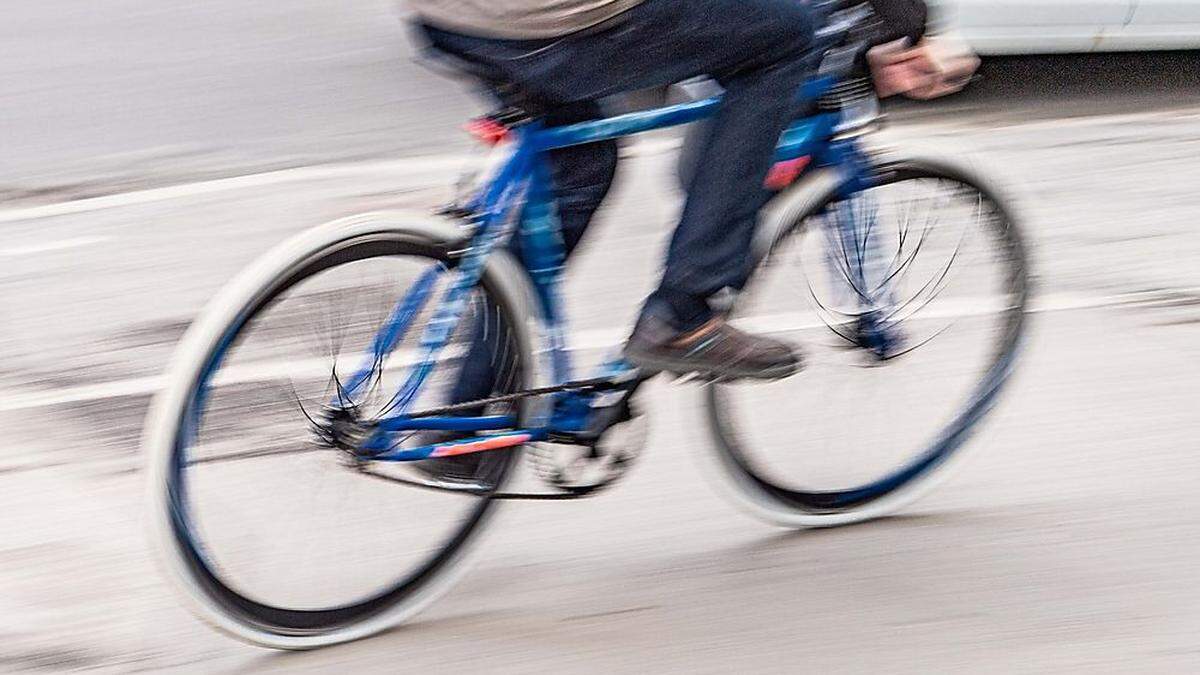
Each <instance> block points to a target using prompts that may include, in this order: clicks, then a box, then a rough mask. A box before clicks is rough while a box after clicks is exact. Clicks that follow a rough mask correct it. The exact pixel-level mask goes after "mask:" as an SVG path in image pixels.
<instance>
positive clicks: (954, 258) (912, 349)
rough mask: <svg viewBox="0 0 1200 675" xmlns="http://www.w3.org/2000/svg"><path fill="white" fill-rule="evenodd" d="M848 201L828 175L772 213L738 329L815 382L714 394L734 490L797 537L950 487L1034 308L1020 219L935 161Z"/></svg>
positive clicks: (736, 313)
mask: <svg viewBox="0 0 1200 675" xmlns="http://www.w3.org/2000/svg"><path fill="white" fill-rule="evenodd" d="M876 169H877V175H878V181H877V183H876V184H875V186H874V187H871V188H870V189H867V190H865V191H862V192H858V193H855V194H854V195H852V196H850V197H849V198H843V197H841V196H839V187H840V179H839V178H838V177H837V174H836V172H834V171H832V170H828V171H820V172H817V173H815V174H814V175H813V176H811V177H810V178H809V180H808V181H805V182H803V183H801V184H799V185H797V186H795V187H794V188H792V189H791V190H790V191H789V192H787V193H784V194H783V195H781V196H780V197H778V198H777V199H776V203H775V204H773V205H772V206H771V207H770V208H769V214H770V217H769V218H768V219H767V220H766V221H765V222H764V226H763V231H762V232H761V233H760V234H761V238H760V247H759V251H758V252H759V254H760V255H761V259H760V262H759V265H758V266H757V268H756V270H755V273H754V274H753V276H752V278H751V279H750V281H749V283H748V284H747V286H746V288H745V289H744V291H743V292H742V293H741V294H740V295H739V297H738V299H737V302H736V304H735V307H734V308H733V311H732V317H733V320H734V321H735V322H736V323H739V324H740V325H742V326H743V327H744V328H746V329H747V330H750V331H756V332H763V333H771V334H774V335H775V336H777V337H782V338H785V339H789V340H792V341H795V342H797V343H799V344H801V345H803V348H804V349H805V351H806V352H807V353H808V355H809V358H808V365H807V367H806V370H805V371H804V372H803V373H801V374H799V375H797V376H796V377H792V378H789V379H787V380H782V381H780V382H776V383H770V384H755V385H745V384H737V383H731V384H718V385H714V386H712V387H710V388H709V389H708V392H707V396H708V401H707V403H708V416H709V420H710V425H709V427H710V429H711V432H712V436H713V438H714V440H715V445H716V453H715V458H716V462H715V463H716V468H717V473H718V474H719V477H720V478H721V479H722V480H721V481H720V483H721V484H722V485H724V486H726V487H728V488H729V490H728V492H729V493H730V494H731V495H732V497H733V498H734V499H735V501H736V502H737V503H738V504H740V505H741V506H744V507H746V508H747V509H748V510H749V511H750V512H751V513H753V514H754V515H756V516H758V517H760V518H762V519H764V520H767V521H769V522H772V523H776V524H779V525H783V526H786V527H829V526H836V525H844V524H849V523H854V522H859V521H863V520H867V519H870V518H875V517H879V516H882V515H885V514H887V513H890V512H892V511H895V510H896V509H898V508H900V507H902V506H904V505H906V504H908V503H909V502H911V501H912V500H914V499H916V498H917V497H919V496H920V495H922V494H923V493H924V492H925V491H926V490H928V489H929V488H930V487H932V486H933V485H934V483H935V482H936V481H937V479H939V478H941V477H942V476H943V475H944V474H945V472H946V469H947V467H948V466H949V465H950V464H951V462H950V461H949V460H951V459H952V458H953V457H954V456H955V455H956V454H957V453H958V452H959V451H960V450H961V449H962V447H963V444H964V442H965V441H966V439H967V437H968V435H969V433H970V432H971V431H972V429H973V428H974V427H975V425H976V424H978V423H979V421H980V420H981V418H982V417H983V416H984V415H985V413H986V412H987V411H988V410H989V409H990V407H991V406H992V405H993V403H994V402H995V400H996V397H997V395H998V393H999V391H1000V389H1001V388H1002V386H1003V385H1004V383H1005V381H1006V380H1007V378H1008V376H1009V373H1010V372H1011V370H1012V366H1013V363H1014V360H1015V358H1016V354H1017V351H1018V347H1019V345H1020V342H1021V335H1022V329H1023V327H1024V323H1025V305H1026V300H1027V296H1028V286H1027V271H1026V259H1025V251H1024V247H1023V245H1022V242H1021V237H1020V233H1019V230H1018V225H1017V223H1016V222H1015V220H1014V215H1013V213H1012V211H1011V210H1010V208H1009V206H1008V205H1006V204H1005V203H1004V202H1003V201H1002V200H1001V198H1000V196H999V192H998V190H997V189H996V188H994V187H992V186H990V185H989V184H988V183H987V182H986V181H985V180H984V179H982V178H981V177H980V176H979V175H978V174H977V173H975V172H974V171H972V170H970V169H968V168H965V167H963V166H961V165H959V164H958V163H957V162H954V161H950V160H945V159H941V158H938V157H936V156H913V155H908V156H905V157H901V158H894V159H884V160H882V161H880V163H879V165H878V166H877V167H876Z"/></svg>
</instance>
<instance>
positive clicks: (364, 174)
mask: <svg viewBox="0 0 1200 675" xmlns="http://www.w3.org/2000/svg"><path fill="white" fill-rule="evenodd" d="M678 145H679V141H678V139H654V140H648V141H642V142H638V143H632V144H629V145H627V146H626V147H624V148H622V151H621V154H622V156H625V157H646V156H651V155H656V154H661V153H663V152H668V151H669V150H671V149H673V148H675V147H678ZM481 159H482V158H481V157H480V156H473V155H429V156H417V157H405V158H403V159H394V160H382V161H370V162H354V163H347V164H324V165H317V166H305V167H297V168H294V169H282V170H280V171H268V172H265V173H255V174H247V175H244V176H234V177H231V178H219V179H217V180H210V181H201V182H197V183H186V184H183V185H172V186H169V187H161V188H151V189H148V190H137V191H134V192H123V193H120V194H114V195H107V196H104V197H91V198H89V199H78V200H74V201H68V202H60V203H57V204H46V205H44V206H31V207H27V208H21V209H9V210H0V224H3V223H16V222H23V221H29V220H39V219H42V218H53V217H56V216H69V215H75V214H79V213H89V212H92V211H101V210H104V209H113V208H120V207H125V206H139V205H142V204H151V203H154V202H163V201H170V200H172V199H183V198H186V197H196V196H201V195H209V194H215V193H220V192H230V191H233V190H245V189H249V188H260V187H268V186H272V185H284V184H288V183H300V182H305V181H325V180H339V179H354V178H360V179H361V178H368V177H379V176H389V177H392V178H395V179H397V180H404V181H406V183H405V184H406V185H407V186H410V187H411V186H413V185H442V184H446V183H447V182H448V181H450V180H453V179H454V178H455V177H457V176H458V175H459V173H460V172H461V171H462V170H463V169H464V168H467V167H469V166H471V165H472V164H477V163H479V162H480V160H481Z"/></svg>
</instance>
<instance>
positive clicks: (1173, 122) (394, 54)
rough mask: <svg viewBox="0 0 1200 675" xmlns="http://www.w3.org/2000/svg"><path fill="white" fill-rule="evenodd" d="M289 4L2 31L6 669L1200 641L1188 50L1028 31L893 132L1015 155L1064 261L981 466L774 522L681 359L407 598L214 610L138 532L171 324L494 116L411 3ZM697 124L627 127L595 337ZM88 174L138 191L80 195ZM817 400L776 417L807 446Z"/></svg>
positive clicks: (655, 234)
mask: <svg viewBox="0 0 1200 675" xmlns="http://www.w3.org/2000/svg"><path fill="white" fill-rule="evenodd" d="M201 5H203V6H201ZM288 5H289V8H286V9H285V8H283V6H282V5H280V6H278V7H276V6H274V5H272V8H271V9H268V8H266V7H265V5H264V3H260V4H259V5H254V6H249V5H244V4H240V3H232V2H218V3H201V4H196V3H179V2H168V3H156V4H153V5H151V4H150V3H145V2H144V1H135V0H125V1H124V2H119V3H105V8H106V9H105V10H104V11H102V10H101V9H100V6H99V5H96V4H94V3H89V4H86V5H85V3H80V2H47V3H37V4H36V5H35V3H25V4H24V5H23V6H22V7H21V8H20V9H17V10H15V11H13V12H9V13H8V16H6V21H5V22H3V24H0V45H3V47H0V49H3V50H6V51H5V52H4V58H0V91H3V92H4V93H3V94H0V101H2V106H0V109H3V111H4V115H5V116H6V117H5V120H4V123H3V124H0V128H3V131H2V132H0V133H4V134H5V135H6V136H5V141H4V143H3V144H2V145H3V147H4V154H5V157H4V160H3V162H4V163H3V164H0V189H2V190H4V191H5V194H6V195H9V196H11V197H12V201H11V202H10V204H9V206H10V207H11V208H9V209H8V210H6V211H0V230H2V231H3V234H4V236H3V239H2V240H0V262H2V264H0V284H2V288H3V294H0V326H3V327H4V330H3V331H2V333H0V348H2V352H0V353H3V354H4V355H5V357H4V359H3V361H2V362H0V439H2V440H0V533H2V535H0V638H2V641H0V644H2V646H0V671H9V670H12V671H25V670H29V671H42V672H50V671H58V670H65V669H89V670H96V671H101V672H105V671H111V672H129V671H139V670H149V671H174V672H228V673H243V672H289V673H291V672H313V673H317V672H329V671H333V670H340V671H344V672H435V673H440V672H459V671H462V670H465V669H473V670H482V671H484V672H496V673H528V672H550V671H553V672H572V673H591V672H631V671H635V670H637V671H643V672H656V673H657V672H663V673H667V672H679V673H683V672H689V673H690V672H713V673H717V672H730V671H734V670H743V671H745V670H749V671H754V672H772V673H775V672H778V673H793V672H797V671H801V672H807V671H827V672H878V671H884V672H911V673H926V672H938V671H941V672H945V671H966V670H971V671H978V672H1005V673H1009V672H1048V671H1075V672H1083V671H1089V672H1090V671H1106V672H1188V671H1194V670H1197V669H1198V668H1200V647H1198V646H1197V644H1196V639H1195V635H1196V630H1197V628H1198V627H1200V591H1197V590H1196V585H1195V571H1194V567H1195V566H1194V564H1193V561H1194V560H1195V558H1196V556H1197V555H1198V554H1200V548H1198V546H1197V544H1196V542H1197V541H1200V515H1198V514H1200V497H1198V496H1197V492H1196V490H1195V489H1194V483H1195V477H1196V476H1197V475H1198V473H1200V456H1198V455H1197V454H1196V441H1195V438H1196V436H1197V432H1198V431H1200V413H1197V411H1196V407H1195V403H1194V402H1195V400H1196V399H1197V396H1198V395H1200V381H1198V379H1197V369H1196V366H1195V363H1196V362H1197V358H1198V357H1200V346H1198V345H1200V340H1198V339H1197V338H1200V266H1198V265H1197V264H1196V261H1197V260H1198V259H1200V229H1198V228H1197V227H1196V223H1197V217H1198V214H1200V196H1198V195H1197V193H1196V191H1195V189H1194V186H1195V185H1196V184H1197V181H1200V106H1196V105H1195V103H1196V101H1197V97H1196V95H1197V93H1198V92H1200V88H1198V83H1197V80H1196V79H1195V76H1194V73H1195V72H1197V69H1196V68H1195V63H1196V61H1195V59H1196V57H1195V56H1194V55H1189V54H1172V55H1163V56H1154V57H1145V59H1144V60H1142V59H1141V58H1140V57H1132V56H1131V57H1113V58H1108V59H1103V58H1076V59H1067V58H1055V59H1044V60H1043V59H1024V60H1010V61H1003V62H999V63H993V64H989V69H988V73H987V74H988V75H989V78H988V79H987V80H986V81H984V82H981V83H980V86H979V87H978V88H977V89H976V90H975V91H974V92H971V93H969V94H967V95H964V96H962V97H958V98H956V99H951V100H949V101H947V102H945V103H944V104H939V105H937V106H932V107H915V106H906V107H905V108H904V110H902V111H900V113H899V115H898V117H899V118H900V120H899V121H898V122H897V124H896V125H895V128H894V129H893V130H892V131H891V132H889V133H891V134H893V136H895V137H902V138H920V139H923V140H927V141H928V142H930V143H932V144H935V145H938V146H940V147H943V148H950V149H951V150H952V151H956V152H962V153H969V154H971V155H972V156H976V157H979V158H980V159H981V160H983V161H986V162H987V163H989V164H993V165H995V166H997V167H999V168H1000V170H1001V171H1002V173H1003V174H1004V175H1005V176H1006V177H1008V179H1009V181H1010V182H1011V184H1013V186H1014V187H1015V188H1016V189H1017V191H1018V194H1019V195H1020V198H1021V203H1020V206H1021V207H1022V211H1023V212H1024V213H1025V215H1026V233H1027V237H1028V240H1029V243H1030V247H1031V253H1032V257H1033V263H1034V265H1035V281H1036V283H1037V287H1036V296H1035V300H1034V309H1035V313H1034V314H1033V315H1032V319H1033V320H1032V324H1031V328H1030V340H1029V342H1028V345H1027V350H1026V351H1025V352H1024V354H1023V358H1022V361H1021V365H1020V370H1019V373H1018V376H1017V378H1016V379H1015V380H1014V382H1013V383H1012V386H1011V387H1010V389H1009V390H1008V392H1007V394H1006V396H1005V397H1004V401H1003V404H1002V405H1001V407H1000V408H999V410H998V411H997V413H996V414H995V415H994V416H993V417H992V418H991V419H990V420H989V423H988V424H987V426H986V428H985V433H983V434H981V435H980V436H979V437H978V438H977V440H976V441H974V442H973V443H972V446H971V448H970V451H971V453H972V457H973V459H972V461H970V462H969V463H967V464H966V465H964V466H963V467H962V469H961V470H960V471H959V472H958V473H957V474H955V476H954V477H953V479H952V480H950V481H949V482H948V483H946V484H945V485H944V486H943V487H942V488H940V489H939V491H937V492H936V493H934V494H933V495H931V496H930V497H928V498H927V499H925V500H923V501H922V502H920V503H919V504H918V505H916V506H913V507H911V508H909V509H907V510H906V511H905V512H904V513H903V514H901V515H900V516H898V517H895V518H891V519H888V520H884V521H879V522H875V523H872V524H867V525H862V526H857V527H852V528H847V529H841V530H827V531H809V532H797V533H790V532H784V531H780V530H777V529H774V528H771V527H769V526H766V525H762V524H759V523H757V522H756V521H753V520H750V519H748V518H747V517H746V516H744V515H743V514H742V513H740V512H739V511H737V510H735V509H734V508H732V507H731V506H730V505H729V504H727V503H726V502H725V501H724V500H722V499H721V498H720V497H719V496H718V495H717V494H716V493H715V492H714V491H713V490H711V489H709V486H708V485H707V483H706V479H705V476H704V473H703V472H702V471H701V470H700V468H699V467H698V462H697V461H695V456H696V455H698V454H699V453H703V452H708V451H709V450H708V440H707V438H706V437H705V436H704V434H703V433H702V432H701V428H702V427H701V425H700V424H699V423H698V422H699V421H700V420H701V416H700V412H701V408H700V406H699V395H698V394H699V389H696V388H694V387H688V386H682V387H672V386H667V385H666V384H665V383H656V384H655V385H654V386H652V388H651V389H650V391H648V392H647V393H648V394H649V396H648V397H647V403H648V407H649V408H650V409H651V417H650V421H651V430H650V441H649V444H648V448H647V450H646V452H645V454H644V457H643V458H642V460H641V462H640V463H639V465H637V466H636V467H635V468H634V471H633V474H632V475H631V476H630V477H629V478H628V479H627V481H626V482H624V483H622V484H621V485H619V486H617V487H615V488H614V490H613V491H612V492H611V493H607V494H604V495H602V496H600V497H597V498H596V499H590V500H582V501H579V502H571V503H529V504H516V505H512V506H510V507H509V508H508V509H507V511H506V513H505V516H504V518H502V519H500V520H499V521H498V524H497V526H496V529H495V531H494V533H493V536H492V537H491V538H490V539H489V541H488V544H487V546H486V547H485V553H484V555H483V557H482V559H481V562H480V564H479V566H478V568H477V569H476V570H475V571H474V572H473V573H472V574H471V575H469V576H468V577H467V578H466V579H465V581H464V582H463V583H462V584H460V585H459V586H458V587H457V588H456V589H454V590H453V591H452V592H451V593H450V594H449V595H448V596H447V597H446V598H444V599H443V600H442V601H441V602H439V603H438V604H437V605H436V606H434V607H433V608H432V609H431V610H429V611H428V612H427V613H425V614H424V615H422V617H421V618H420V620H419V621H417V622H416V623H414V624H412V625H411V626H409V627H407V628H404V629H402V630H398V631H395V632H392V633H389V634H386V635H383V636H380V637H377V638H375V639H371V640H367V641H363V642H359V643H356V644H352V645H347V646H343V647H338V648H333V649H327V650H323V651H320V652H315V653H305V654H276V653H272V652H266V651H263V650H259V649H255V648H251V647H247V646H244V645H242V644H240V643H237V642H235V641H232V640H230V639H228V638H226V637H223V636H221V635H219V634H216V633H214V632H212V631H211V630H209V629H208V628H207V627H206V626H204V625H203V624H201V623H199V622H198V621H196V620H195V619H193V618H192V617H191V615H190V614H188V613H187V612H186V611H185V610H184V609H183V608H182V607H181V606H180V604H179V602H178V601H177V598H176V597H175V596H174V594H173V593H172V592H171V591H170V590H169V589H168V588H167V587H166V586H165V585H164V583H163V582H162V580H161V579H160V577H159V575H158V574H157V571H156V569H155V566H154V564H153V563H152V561H151V558H150V555H149V552H148V545H147V543H146V541H145V540H144V538H143V536H142V527H141V517H142V503H141V500H142V496H143V494H142V480H141V479H142V476H141V458H140V457H139V455H138V449H137V436H138V434H139V432H140V426H141V422H142V416H143V413H144V411H145V407H146V404H147V402H148V398H149V395H150V394H151V393H152V392H153V391H154V389H155V388H156V387H157V384H158V381H157V379H156V377H157V375H158V374H159V373H160V372H161V370H162V367H163V366H164V364H165V361H166V359H167V358H168V356H169V354H170V352H171V349H172V347H173V345H174V343H175V341H176V340H177V339H178V337H179V336H180V335H181V334H182V332H183V330H185V328H186V326H187V324H188V322H189V321H190V319H191V318H192V317H193V316H194V315H195V313H196V312H197V311H199V309H200V308H201V307H202V306H203V304H204V302H205V301H206V300H207V299H208V298H210V297H211V296H212V294H213V293H214V292H215V291H216V290H217V289H218V288H219V287H220V286H221V285H222V284H223V283H224V282H225V281H227V280H228V279H229V278H230V277H231V275H232V274H234V273H235V272H236V271H237V270H238V269H240V268H241V267H242V266H244V265H245V264H246V263H248V262H249V261H250V260H252V259H253V258H254V257H256V256H257V255H259V254H261V253H262V252H264V251H265V250H267V249H268V248H269V247H271V246H272V245H274V244H276V243H277V242H279V241H281V240H282V239H283V238H285V237H286V236H289V235H291V234H293V233H295V232H297V231H299V230H301V229H303V228H306V227H309V226H312V225H316V224H318V223H321V222H324V221H327V220H329V219H332V218H336V217H339V216H343V215H347V214H352V213H357V212H361V211H366V210H374V209H380V208H392V207H415V208H426V207H428V206H430V205H432V204H435V203H437V202H438V201H439V200H441V199H443V198H444V197H445V194H446V192H445V189H444V186H445V185H446V184H448V182H449V179H450V178H451V176H452V174H453V173H454V168H455V167H456V166H457V160H456V159H455V158H456V157H457V156H458V155H460V154H461V153H462V152H464V151H465V150H466V145H465V143H464V142H463V141H462V140H461V139H459V138H458V137H457V132H456V130H455V126H456V124H457V122H458V121H459V120H461V119H462V118H463V117H465V116H466V115H467V114H469V112H470V111H471V110H473V109H474V104H473V103H472V102H471V101H470V100H469V99H467V98H465V97H463V96H462V95H461V93H458V90H457V89H456V87H455V86H454V85H452V84H445V83H442V82H440V81H439V80H437V79H435V78H434V77H433V76H431V75H428V74H426V73H424V72H423V71H421V70H420V69H418V68H416V67H414V66H413V65H411V63H408V62H406V61H405V58H406V54H408V53H409V52H408V48H407V47H406V46H405V43H404V42H403V41H402V40H403V36H402V32H401V30H400V29H399V28H398V27H397V26H396V24H395V22H394V21H393V20H392V19H391V16H392V15H391V13H392V11H393V10H392V8H391V6H390V5H389V4H388V3H372V2H365V1H362V0H358V1H356V2H353V3H351V2H346V3H332V4H330V3H317V2H299V3H288ZM335 5H336V6H335ZM353 10H361V11H353ZM47 36H52V37H47ZM1182 66H1190V71H1188V72H1190V73H1191V74H1188V72H1183V73H1182V74H1181V73H1180V72H1177V71H1178V70H1179V69H1180V68H1181V67H1182ZM1184 70H1185V71H1186V69H1184ZM1068 72H1070V73H1072V74H1071V80H1070V84H1069V86H1067V87H1066V91H1063V92H1062V93H1061V94H1058V93H1057V92H1058V85H1059V84H1060V83H1061V82H1062V81H1063V80H1062V79H1061V78H1064V77H1066V75H1065V73H1068ZM1134 81H1137V82H1139V84H1138V85H1136V86H1133V85H1129V84H1128V83H1130V82H1134ZM431 110H432V111H435V114H429V113H430V111H431ZM670 152H671V151H670V144H669V143H665V142H657V141H656V142H655V143H653V144H650V145H643V146H636V147H632V148H631V149H630V152H629V154H631V155H633V156H631V157H630V158H629V159H628V160H627V161H626V162H625V164H624V170H623V173H622V175H621V179H620V180H621V182H620V184H619V185H618V188H617V191H616V192H615V194H614V195H613V199H612V201H611V202H610V205H609V207H608V208H607V210H606V211H605V212H604V214H603V216H602V217H601V221H600V222H598V223H597V226H596V229H595V231H594V232H593V233H592V235H591V236H590V239H589V242H588V243H587V244H586V248H585V249H584V250H583V252H582V253H581V257H580V259H579V260H578V262H577V264H576V265H574V267H573V268H572V270H571V272H570V275H569V283H568V286H567V289H566V295H567V301H568V305H569V309H570V314H571V319H572V320H573V325H574V327H575V329H576V330H577V331H578V332H579V334H580V335H581V336H584V338H586V339H585V340H584V342H585V343H586V344H583V345H581V346H582V348H583V350H584V351H587V350H591V351H593V352H594V351H596V348H598V347H600V346H603V345H605V344H616V341H617V340H619V338H620V336H621V334H622V332H623V326H624V325H626V322H627V321H628V320H629V319H630V318H631V317H632V315H633V312H634V308H635V306H636V303H637V302H638V300H639V299H640V298H641V296H642V294H643V293H644V292H645V291H646V290H647V289H648V288H649V286H650V285H651V284H652V281H653V274H654V271H655V269H656V266H657V259H658V255H659V251H660V250H661V247H662V245H663V243H664V241H665V238H666V237H667V236H668V234H669V225H670V222H671V219H672V216H673V214H674V213H675V211H676V210H677V208H678V205H679V197H678V195H677V194H676V192H675V191H674V189H673V187H672V185H671V181H670V178H669V168H670V161H671V154H670ZM414 158H416V159H414ZM331 163H338V164H337V166H336V167H335V168H328V167H325V168H316V169H313V170H307V169H302V170H299V171H297V172H292V173H286V174H278V173H274V174H267V175H265V176H264V175H262V174H258V175H257V176H255V177H253V178H245V179H234V180H232V182H225V183H218V184H213V183H211V182H210V183H200V184H197V183H196V182H195V181H198V180H201V179H213V178H225V177H229V176H239V175H245V174H249V173H258V172H262V171H266V170H273V169H281V168H287V167H304V166H308V165H314V164H317V165H329V164H331ZM163 186H175V187H172V188H170V189H169V191H166V192H163V191H159V192H139V193H136V194H133V195H132V196H130V194H129V191H130V190H143V189H147V188H159V187H163ZM96 195H121V196H118V197H114V198H109V199H108V200H107V201H105V200H103V199H102V200H99V201H91V202H86V201H83V202H79V201H77V202H68V203H67V204H66V205H65V206H64V205H61V203H62V202H63V201H64V200H68V199H75V198H80V197H89V196H96ZM56 204H58V205H57V206H56ZM800 377H803V375H801V376H800ZM917 391H918V392H919V391H920V390H919V389H918V390H917ZM782 409H784V406H782V405H781V410H782ZM789 421H790V413H785V412H781V413H780V418H779V420H778V422H779V425H778V426H779V431H778V434H779V436H780V438H781V439H785V440H786V439H795V440H794V441H793V442H792V444H793V445H794V446H795V452H797V453H803V452H805V442H804V438H805V435H804V429H796V428H791V427H789V424H788V422H789ZM821 447H822V452H826V451H828V450H826V449H825V447H826V446H824V445H822V446H821Z"/></svg>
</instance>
